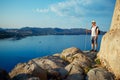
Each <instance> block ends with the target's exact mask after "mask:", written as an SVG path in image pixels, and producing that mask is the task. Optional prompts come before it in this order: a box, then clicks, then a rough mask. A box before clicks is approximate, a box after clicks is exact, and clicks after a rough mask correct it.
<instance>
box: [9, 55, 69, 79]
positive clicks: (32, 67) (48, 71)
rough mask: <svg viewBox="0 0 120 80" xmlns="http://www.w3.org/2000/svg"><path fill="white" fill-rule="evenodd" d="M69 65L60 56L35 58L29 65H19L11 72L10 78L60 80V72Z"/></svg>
mask: <svg viewBox="0 0 120 80" xmlns="http://www.w3.org/2000/svg"><path fill="white" fill-rule="evenodd" d="M67 64H68V63H67V62H65V61H64V60H62V59H61V58H60V57H59V56H46V57H43V58H35V59H33V60H30V61H29V62H28V63H21V64H18V65H17V66H16V67H15V68H14V69H13V70H12V71H11V72H10V76H11V77H12V78H13V79H14V80H15V79H17V80H23V79H29V78H30V79H33V78H34V77H35V78H39V79H40V80H47V79H60V78H61V77H62V76H61V74H60V70H61V69H62V70H64V67H65V66H66V65H67Z"/></svg>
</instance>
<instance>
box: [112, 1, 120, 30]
mask: <svg viewBox="0 0 120 80" xmlns="http://www.w3.org/2000/svg"><path fill="white" fill-rule="evenodd" d="M112 29H113V30H115V29H120V0H116V5H115V9H114V14H113V18H112V23H111V28H110V30H112Z"/></svg>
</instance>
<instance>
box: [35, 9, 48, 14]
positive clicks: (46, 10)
mask: <svg viewBox="0 0 120 80" xmlns="http://www.w3.org/2000/svg"><path fill="white" fill-rule="evenodd" d="M35 11H36V12H39V13H47V12H49V9H40V8H37V9H35Z"/></svg>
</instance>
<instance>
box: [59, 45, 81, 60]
mask: <svg viewBox="0 0 120 80" xmlns="http://www.w3.org/2000/svg"><path fill="white" fill-rule="evenodd" d="M76 53H82V51H81V50H80V49H78V48H75V47H72V48H68V49H65V50H63V52H62V53H61V58H62V59H64V60H66V61H68V62H72V61H73V55H75V54H76Z"/></svg>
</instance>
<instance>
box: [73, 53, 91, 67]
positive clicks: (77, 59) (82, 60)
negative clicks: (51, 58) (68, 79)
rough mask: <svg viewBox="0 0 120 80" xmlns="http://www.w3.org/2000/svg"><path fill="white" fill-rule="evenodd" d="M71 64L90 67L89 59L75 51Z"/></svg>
mask: <svg viewBox="0 0 120 80" xmlns="http://www.w3.org/2000/svg"><path fill="white" fill-rule="evenodd" d="M73 58H74V60H73V62H72V63H73V64H78V65H79V66H81V67H82V68H86V67H90V66H91V60H90V59H89V58H88V57H86V56H85V55H84V54H81V53H77V54H75V55H73Z"/></svg>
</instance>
